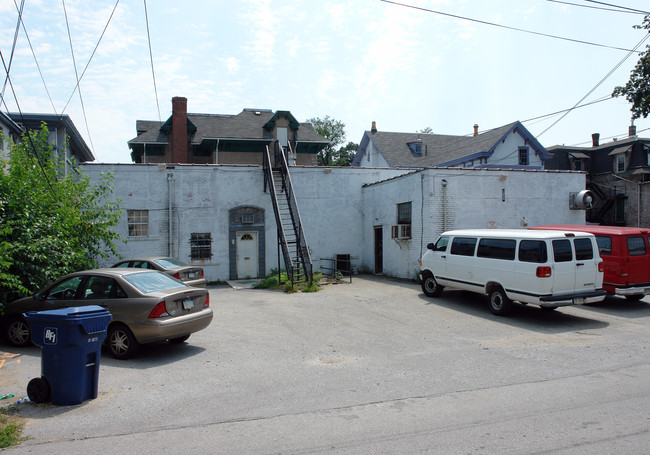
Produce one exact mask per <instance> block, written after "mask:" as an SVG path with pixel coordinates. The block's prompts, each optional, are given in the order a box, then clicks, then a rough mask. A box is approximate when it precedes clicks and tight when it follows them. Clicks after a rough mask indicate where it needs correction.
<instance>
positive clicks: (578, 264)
mask: <svg viewBox="0 0 650 455" xmlns="http://www.w3.org/2000/svg"><path fill="white" fill-rule="evenodd" d="M581 265H585V264H584V262H578V263H576V267H580V266H581Z"/></svg>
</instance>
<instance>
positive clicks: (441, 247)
mask: <svg viewBox="0 0 650 455" xmlns="http://www.w3.org/2000/svg"><path fill="white" fill-rule="evenodd" d="M448 244H449V237H440V238H439V239H438V241H437V242H436V245H435V246H434V247H433V251H446V250H447V245H448Z"/></svg>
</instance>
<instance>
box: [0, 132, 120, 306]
mask: <svg viewBox="0 0 650 455" xmlns="http://www.w3.org/2000/svg"><path fill="white" fill-rule="evenodd" d="M48 136H49V131H48V129H47V127H46V126H45V124H43V125H42V127H41V130H40V131H32V132H30V133H29V134H25V135H23V138H22V140H21V142H20V143H19V144H17V145H16V144H11V143H10V151H9V155H8V158H4V157H0V169H3V170H4V171H0V302H10V301H12V300H14V299H16V298H19V297H23V296H25V295H28V294H32V293H34V292H36V291H38V290H39V289H41V288H42V287H44V286H45V285H46V284H48V283H49V282H51V281H53V280H55V279H57V278H59V277H61V276H62V275H66V274H68V273H71V272H75V271H78V270H84V269H92V268H96V267H97V261H98V259H99V258H106V257H108V255H109V253H110V254H114V255H116V256H119V254H118V252H117V250H116V248H115V242H117V241H118V240H120V237H119V235H118V234H117V232H116V231H115V230H114V229H113V228H114V226H115V225H117V224H118V222H119V220H120V217H121V210H120V208H119V201H118V202H109V201H108V196H109V195H110V194H111V193H112V191H113V187H112V183H113V180H112V175H110V174H105V175H104V176H103V177H102V179H101V181H100V182H99V183H97V184H95V185H91V184H90V179H89V178H88V177H87V176H85V175H83V174H81V173H79V172H76V173H75V172H73V171H72V170H70V168H69V167H68V166H66V161H65V156H60V155H59V152H58V151H54V150H53V149H52V146H51V145H50V144H49V143H48ZM0 139H1V140H3V141H9V139H8V138H6V137H3V138H0Z"/></svg>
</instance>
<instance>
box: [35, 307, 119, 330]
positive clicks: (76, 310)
mask: <svg viewBox="0 0 650 455" xmlns="http://www.w3.org/2000/svg"><path fill="white" fill-rule="evenodd" d="M24 316H25V318H26V319H28V320H32V321H40V322H52V323H57V322H58V323H75V324H78V325H81V326H82V327H83V328H84V330H85V331H86V333H88V334H91V333H98V332H103V331H105V330H106V328H107V326H108V322H109V321H110V320H111V319H112V316H111V313H110V312H109V311H108V310H107V309H105V308H103V307H101V306H99V305H86V306H77V307H68V308H59V309H57V310H45V311H30V312H28V313H25V314H24Z"/></svg>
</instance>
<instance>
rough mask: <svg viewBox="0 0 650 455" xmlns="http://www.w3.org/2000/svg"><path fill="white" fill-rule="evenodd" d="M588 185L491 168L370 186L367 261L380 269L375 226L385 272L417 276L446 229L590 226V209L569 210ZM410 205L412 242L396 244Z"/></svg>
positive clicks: (427, 173)
mask: <svg viewBox="0 0 650 455" xmlns="http://www.w3.org/2000/svg"><path fill="white" fill-rule="evenodd" d="M443 181H445V182H446V186H444V185H443ZM584 187H585V174H583V173H577V172H571V173H569V172H548V171H523V170H519V171H513V170H508V171H503V170H489V169H485V170H471V171H468V170H463V169H426V170H424V171H421V172H415V173H412V174H409V175H406V176H403V177H399V178H396V179H393V180H390V181H386V182H381V183H377V184H373V185H369V186H367V187H366V188H364V194H363V204H364V208H365V211H366V214H367V216H366V218H365V219H364V225H363V230H364V232H365V233H366V239H367V241H366V242H365V244H364V254H363V258H364V261H365V263H366V264H367V265H368V266H370V267H371V268H374V248H373V243H374V242H373V239H372V237H371V235H372V233H373V229H374V226H382V227H383V234H384V236H383V246H384V248H383V269H384V273H385V274H387V275H392V276H397V277H404V278H411V277H413V275H414V274H415V271H416V270H417V268H418V261H419V258H420V257H421V255H422V253H423V252H424V251H425V249H426V245H427V243H429V242H433V241H434V240H435V239H436V237H437V236H438V235H439V234H440V233H441V232H443V231H446V230H451V229H470V228H499V229H503V228H525V227H528V226H535V225H541V224H558V223H562V224H584V222H585V212H584V210H570V209H569V192H575V191H580V190H582V189H584ZM504 190H505V193H504V192H503V191H504ZM503 195H505V200H502V198H503V197H502V196H503ZM408 201H412V227H411V235H412V238H411V239H410V240H391V238H390V235H391V232H390V226H391V225H394V224H397V207H396V206H397V204H399V203H402V202H408Z"/></svg>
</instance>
